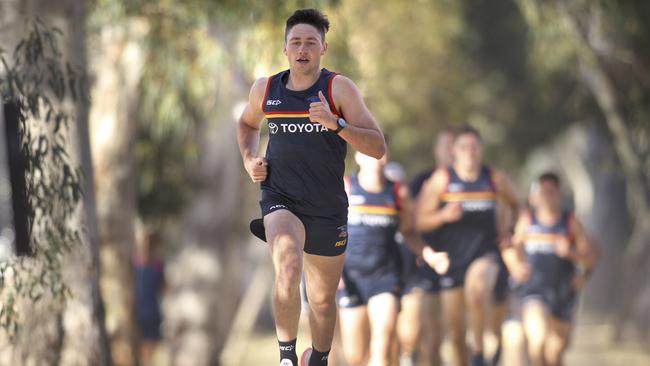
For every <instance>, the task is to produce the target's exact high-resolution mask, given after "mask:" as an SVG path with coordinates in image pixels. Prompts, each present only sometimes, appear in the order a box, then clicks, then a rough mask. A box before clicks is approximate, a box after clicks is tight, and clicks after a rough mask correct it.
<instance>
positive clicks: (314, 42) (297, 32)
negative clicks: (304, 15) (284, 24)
mask: <svg viewBox="0 0 650 366" xmlns="http://www.w3.org/2000/svg"><path fill="white" fill-rule="evenodd" d="M325 51H327V43H325V42H323V39H322V37H321V34H320V32H319V31H318V30H317V29H316V27H314V26H312V25H309V24H296V25H294V26H293V27H292V28H291V29H290V30H289V33H287V39H286V40H285V43H284V54H285V55H287V58H288V59H289V66H290V68H291V70H294V71H297V72H305V73H308V72H310V71H313V70H314V69H318V68H319V67H320V57H321V56H322V55H324V54H325Z"/></svg>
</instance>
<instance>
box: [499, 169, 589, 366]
mask: <svg viewBox="0 0 650 366" xmlns="http://www.w3.org/2000/svg"><path fill="white" fill-rule="evenodd" d="M530 204H531V207H532V209H531V210H530V211H526V212H523V213H522V214H521V215H520V217H519V220H518V221H517V226H516V227H515V235H514V236H513V240H512V242H513V245H514V247H513V249H512V250H509V251H508V252H506V255H505V258H506V261H507V263H508V266H509V267H510V268H511V273H512V276H513V278H514V279H515V280H516V281H517V282H518V283H520V284H521V285H520V287H519V288H518V289H517V293H516V295H517V297H518V299H517V300H519V301H520V302H521V304H522V305H521V310H522V320H523V325H524V332H525V334H526V339H527V344H528V355H529V357H530V359H531V361H532V362H533V364H534V365H547V366H553V365H560V364H561V363H562V355H563V353H564V351H565V350H566V348H567V346H568V344H569V334H570V330H571V319H572V315H573V310H574V306H575V301H576V296H577V290H578V289H579V288H580V287H581V286H582V285H583V284H584V283H585V281H586V279H587V275H588V273H589V272H590V271H591V269H592V268H593V266H594V265H595V263H596V261H597V251H596V248H595V246H594V245H593V244H592V243H591V242H590V240H589V239H588V237H587V235H586V234H585V231H584V229H583V227H582V225H581V224H580V222H579V221H578V220H577V219H576V218H575V216H573V214H572V213H570V212H569V211H567V210H565V209H563V207H562V197H561V190H560V180H559V177H558V176H557V175H556V174H555V173H544V174H542V175H541V176H540V177H539V178H538V179H537V181H536V182H535V183H534V184H533V188H532V189H531V194H530Z"/></svg>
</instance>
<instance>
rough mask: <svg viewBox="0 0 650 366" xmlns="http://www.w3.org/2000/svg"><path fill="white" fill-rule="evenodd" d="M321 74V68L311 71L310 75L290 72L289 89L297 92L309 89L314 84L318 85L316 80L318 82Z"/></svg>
mask: <svg viewBox="0 0 650 366" xmlns="http://www.w3.org/2000/svg"><path fill="white" fill-rule="evenodd" d="M320 72H321V71H320V68H316V70H314V71H310V72H308V73H298V72H295V71H290V72H289V80H287V88H288V89H290V90H296V91H300V90H305V89H309V87H311V86H312V85H314V83H316V80H318V77H319V76H320Z"/></svg>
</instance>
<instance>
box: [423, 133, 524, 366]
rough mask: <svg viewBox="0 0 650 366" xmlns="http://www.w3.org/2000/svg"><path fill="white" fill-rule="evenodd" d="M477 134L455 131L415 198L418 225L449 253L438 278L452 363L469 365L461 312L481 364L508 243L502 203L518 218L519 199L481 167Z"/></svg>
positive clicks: (505, 183)
mask: <svg viewBox="0 0 650 366" xmlns="http://www.w3.org/2000/svg"><path fill="white" fill-rule="evenodd" d="M482 150H483V148H482V142H481V136H480V135H479V133H478V132H477V131H476V130H474V129H472V128H469V127H466V128H464V129H462V130H460V131H459V132H458V133H457V134H456V138H455V140H454V146H453V158H454V161H453V164H452V165H451V166H449V167H448V168H441V169H437V170H436V171H435V172H434V173H433V175H432V176H431V178H430V179H429V180H428V181H427V182H426V183H425V184H424V186H423V188H422V192H421V193H420V197H419V198H418V209H417V211H416V223H417V224H416V226H417V229H418V230H419V231H421V232H429V231H432V230H436V232H435V234H434V238H433V240H435V243H436V248H435V249H436V250H439V251H443V252H447V253H448V254H449V260H450V268H449V271H448V272H447V273H446V274H445V275H443V276H441V277H440V287H441V300H442V308H443V314H444V319H445V329H446V334H447V336H448V337H449V340H450V345H451V350H452V352H451V353H452V355H451V356H452V363H453V364H454V365H466V364H467V360H468V357H467V350H466V344H465V332H466V329H465V328H466V326H465V312H466V311H467V312H468V315H469V329H470V330H471V334H472V340H473V342H472V343H473V349H472V351H473V353H472V357H471V361H472V365H483V364H485V361H484V359H483V333H484V330H485V329H486V328H487V327H488V326H489V324H488V322H489V318H488V316H487V315H488V313H489V310H490V309H489V308H490V306H491V305H492V300H493V295H494V288H495V285H496V283H497V278H498V273H499V266H500V261H501V258H500V252H499V244H500V243H501V242H502V241H508V237H509V235H508V232H509V230H508V229H507V228H508V227H510V226H511V225H510V223H508V222H497V206H498V204H504V205H505V207H507V208H508V209H510V210H511V211H512V215H504V216H505V217H517V211H518V207H519V203H518V201H517V198H516V196H515V194H514V192H513V189H512V185H511V183H510V181H509V179H508V178H507V177H506V175H505V174H504V173H503V172H501V171H499V170H496V169H492V168H489V167H487V166H484V165H483V162H482V161H483V151H482Z"/></svg>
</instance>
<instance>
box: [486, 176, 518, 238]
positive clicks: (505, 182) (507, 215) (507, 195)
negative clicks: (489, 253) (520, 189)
mask: <svg viewBox="0 0 650 366" xmlns="http://www.w3.org/2000/svg"><path fill="white" fill-rule="evenodd" d="M492 178H493V180H494V184H495V186H496V187H495V188H496V191H497V192H496V193H497V202H498V204H499V207H497V210H498V221H497V225H498V226H497V230H498V235H499V242H500V243H501V242H502V241H503V240H508V238H509V237H510V235H511V234H512V229H513V227H514V220H515V219H516V218H517V217H518V216H519V209H520V204H519V199H518V198H517V195H516V194H515V190H514V188H513V185H512V182H511V181H510V179H509V178H508V176H507V175H506V174H505V173H503V172H502V171H500V170H494V171H493V172H492Z"/></svg>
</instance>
